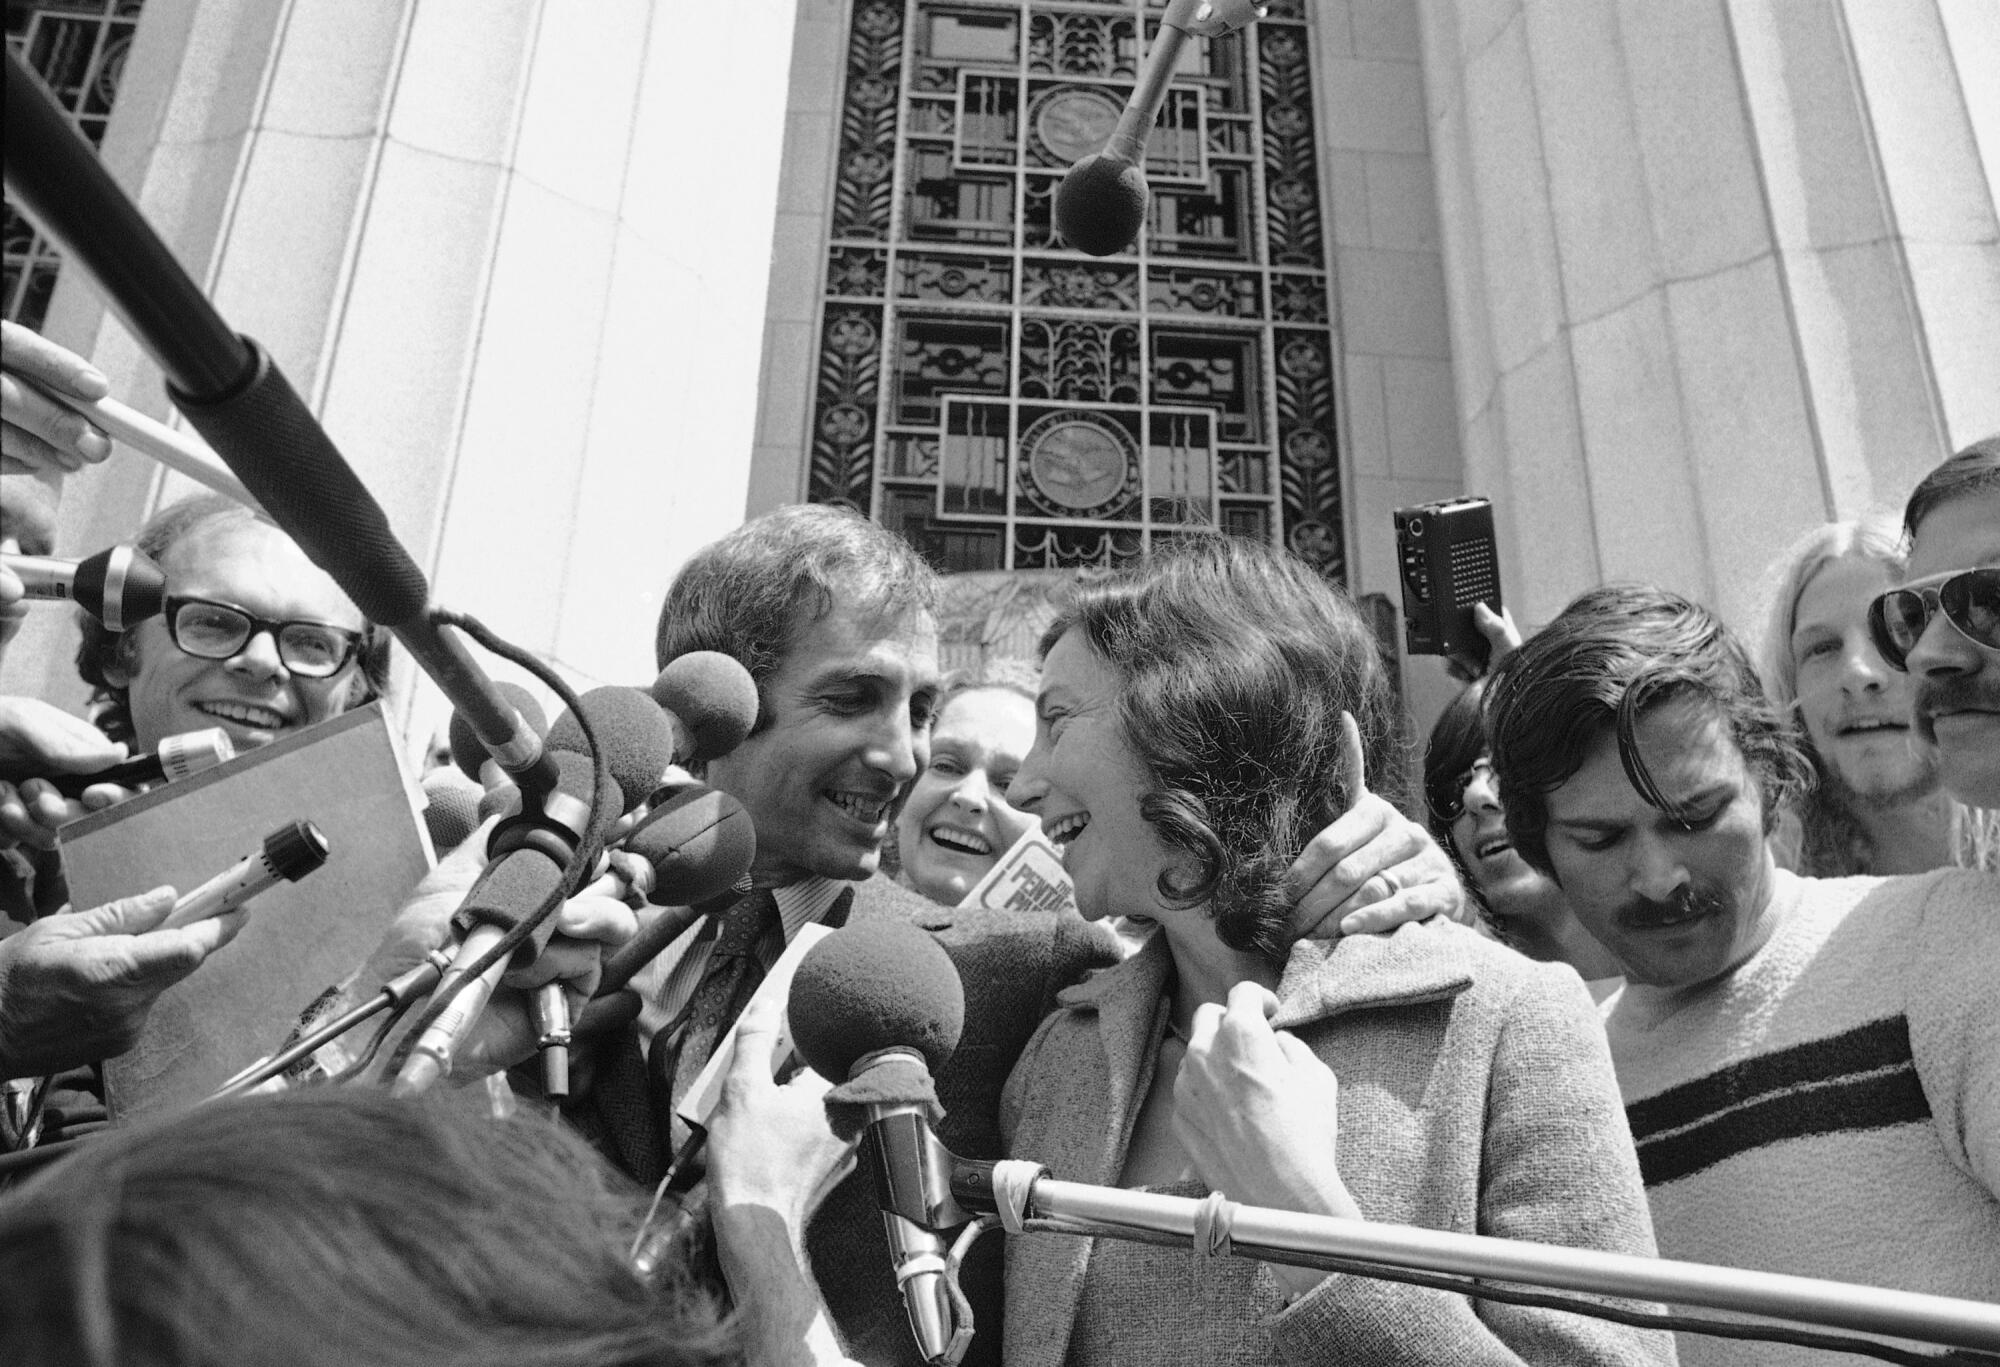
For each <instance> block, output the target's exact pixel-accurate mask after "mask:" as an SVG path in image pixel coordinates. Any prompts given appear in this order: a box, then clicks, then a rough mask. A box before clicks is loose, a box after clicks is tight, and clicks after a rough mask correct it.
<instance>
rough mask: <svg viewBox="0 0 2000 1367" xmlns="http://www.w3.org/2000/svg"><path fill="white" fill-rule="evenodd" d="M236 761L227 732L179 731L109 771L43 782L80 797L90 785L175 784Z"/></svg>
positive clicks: (52, 777) (213, 729)
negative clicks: (156, 748) (153, 749)
mask: <svg viewBox="0 0 2000 1367" xmlns="http://www.w3.org/2000/svg"><path fill="white" fill-rule="evenodd" d="M235 758H236V746H235V744H234V743H233V742H232V741H231V740H230V739H229V733H228V732H227V731H225V730H223V729H222V728H221V727H219V726H211V727H209V728H208V729H207V730H205V731H183V732H182V733H181V734H180V735H178V736H168V737H167V738H166V739H165V740H163V741H161V742H160V748H159V750H158V751H157V752H155V753H154V754H150V755H134V756H133V757H132V758H131V759H127V760H120V761H119V762H118V763H116V764H114V765H111V766H110V767H109V768H105V769H99V770H97V771H96V772H95V773H90V774H49V775H47V776H46V778H47V781H48V782H49V783H50V784H52V785H53V786H54V788H55V790H56V791H57V792H59V793H61V794H62V795H63V796H65V797H82V796H83V790H84V789H85V788H88V787H90V786H91V785H92V784H94V783H115V784H117V785H118V786H119V787H121V788H137V787H139V786H140V785H141V784H145V783H162V782H165V783H178V782H179V781H180V780H182V779H184V778H186V777H188V775H190V774H198V773H200V772H201V771H202V770H204V769H213V768H214V767H215V766H216V765H218V764H221V763H222V762H223V761H224V760H231V759H235Z"/></svg>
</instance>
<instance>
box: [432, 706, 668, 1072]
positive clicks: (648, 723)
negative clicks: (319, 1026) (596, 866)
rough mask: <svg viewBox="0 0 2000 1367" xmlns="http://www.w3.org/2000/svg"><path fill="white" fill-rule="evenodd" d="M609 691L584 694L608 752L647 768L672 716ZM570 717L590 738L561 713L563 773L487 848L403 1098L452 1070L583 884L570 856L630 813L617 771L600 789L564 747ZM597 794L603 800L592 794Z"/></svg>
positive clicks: (552, 750) (663, 745)
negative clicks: (514, 937) (519, 930)
mask: <svg viewBox="0 0 2000 1367" xmlns="http://www.w3.org/2000/svg"><path fill="white" fill-rule="evenodd" d="M609 691H611V690H605V689H596V690H593V691H592V693H591V694H586V695H585V696H583V697H582V698H579V699H578V700H577V701H578V703H579V705H580V706H581V708H582V709H583V711H584V713H585V714H586V715H587V716H588V718H589V720H590V723H591V727H592V730H593V731H594V732H595V733H596V735H597V739H598V743H599V745H600V746H601V747H602V748H603V750H604V752H605V753H606V755H607V757H613V758H614V762H617V761H616V759H615V757H619V756H623V757H625V761H624V762H627V763H636V764H639V765H643V764H644V763H645V762H646V760H645V759H644V758H643V757H644V756H647V755H653V754H660V753H664V752H665V750H666V749H667V747H668V745H669V744H670V741H669V739H668V736H669V734H670V732H669V727H668V725H667V721H666V716H665V714H664V713H662V712H661V711H660V709H659V708H658V707H657V706H656V705H655V704H654V703H653V701H652V700H651V699H650V698H647V697H646V696H645V695H644V694H639V695H638V700H639V703H640V704H643V706H638V705H634V704H633V703H632V702H630V701H629V700H627V699H623V698H618V697H602V696H597V695H603V694H606V693H607V692H609ZM625 691H626V692H633V691H634V690H629V689H628V690H625ZM563 720H567V721H569V722H570V723H571V730H573V733H574V743H577V744H581V740H582V734H583V728H582V726H581V724H578V723H576V722H575V720H574V718H569V717H567V716H566V717H565V718H564V719H562V720H559V721H558V722H557V725H556V727H552V728H551V729H550V737H551V739H550V744H549V746H548V753H549V755H550V757H551V759H552V760H553V762H554V767H555V769H556V773H557V782H556V786H555V787H554V788H553V789H552V790H551V791H550V792H549V794H548V796H547V797H545V798H544V799H543V800H542V802H541V804H540V806H539V807H538V808H535V809H532V810H526V811H522V812H520V813H517V814H516V815H514V816H512V817H510V818H509V819H507V820H506V821H503V822H501V823H500V825H499V826H497V827H495V828H494V831H493V837H492V840H491V842H490V843H489V844H488V846H487V851H488V854H489V856H490V857H491V858H492V862H491V863H489V864H488V865H487V866H486V868H485V869H484V870H483V871H482V872H481V873H480V875H479V879H478V881H476V882H475V883H474V884H473V885H472V889H471V891H469V892H468V893H467V894H466V898H465V901H464V902H463V903H462V904H461V905H460V906H459V909H458V911H457V912H456V913H455V914H454V916H453V918H452V919H453V920H454V921H455V922H456V923H457V924H458V926H459V927H460V928H461V930H463V931H464V933H465V938H464V940H463V941H462V942H461V943H460V945H459V947H458V949H457V951H456V952H455V953H454V954H453V956H452V966H451V969H450V970H449V971H447V972H446V974H445V976H444V978H443V979H441V980H440V981H439V983H438V987H437V991H436V993H434V994H433V995H436V996H442V995H444V994H446V993H447V992H450V993H451V994H452V995H451V999H450V1001H449V1003H448V1004H447V1005H446V1007H445V1008H444V1009H443V1010H442V1011H440V1012H439V1013H438V1014H437V1015H436V1016H435V1017H433V1018H432V1020H431V1021H430V1023H429V1024H428V1025H427V1026H426V1027H425V1028H424V1030H423V1031H422V1032H421V1033H420V1034H419V1036H418V1037H417V1040H416V1043H415V1044H414V1045H412V1046H411V1049H410V1052H409V1054H408V1056H407V1058H406V1059H405V1061H404V1064H403V1068H402V1071H401V1073H400V1075H399V1076H398V1077H397V1079H396V1084H395V1087H394V1089H393V1090H394V1091H395V1092H396V1093H398V1094H400V1095H410V1094H413V1093H416V1092H421V1091H423V1090H425V1089H427V1088H428V1087H430V1086H431V1085H432V1084H433V1083H434V1082H436V1081H437V1079H438V1078H440V1077H443V1076H445V1075H446V1074H447V1073H449V1072H450V1071H451V1058H452V1055H453V1053H454V1052H455V1051H456V1050H457V1048H458V1045H459V1043H460V1042H461V1041H462V1040H463V1039H464V1038H465V1036H466V1035H467V1034H468V1033H470V1031H471V1029H472V1026H473V1023H474V1022H475V1021H477V1020H478V1018H479V1014H480V1012H481V1011H483V1010H484V1009H485V1007H486V1003H487V1001H488V1000H489V999H490V998H491V997H492V995H493V990H494V988H495V987H497V986H498V985H499V982H500V979H501V977H502V976H503V975H504V974H505V973H506V971H507V969H508V968H509V967H522V966H525V965H527V964H530V963H532V962H534V959H535V956H536V955H537V954H539V953H540V952H541V949H542V946H543V945H545V944H547V943H548V938H549V936H550V935H551V934H553V933H554V929H555V924H554V923H555V917H554V908H555V906H556V904H557V903H558V902H559V900H560V899H561V897H562V896H563V895H565V894H566V893H568V892H571V891H574V888H573V887H571V886H569V885H568V884H567V882H566V880H567V878H568V865H569V861H570V859H571V858H572V856H574V855H575V853H576V851H577V850H578V849H579V848H581V847H582V846H584V845H586V844H595V843H596V842H597V841H599V840H601V839H602V838H603V837H604V834H605V832H606V831H608V830H609V829H610V828H611V825H612V823H613V822H615V821H616V820H617V819H618V817H619V815H620V814H621V813H622V812H623V811H624V810H625V807H624V802H623V790H622V789H621V787H620V786H619V780H618V779H617V778H616V777H614V778H611V779H609V780H608V781H607V784H606V786H605V787H604V788H603V789H597V788H596V786H595V769H594V768H593V766H592V764H591V762H590V759H589V757H588V756H587V755H585V754H582V753H580V752H578V751H576V750H571V749H566V748H564V747H565V746H566V745H568V744H570V743H572V741H571V730H564V731H563V732H562V734H561V735H558V734H557V732H558V730H560V729H561V728H562V724H563ZM633 757H640V758H638V759H636V760H635V759H634V758H633ZM662 767H663V768H664V764H663V765H662ZM628 777H629V776H628ZM593 792H595V798H594V800H593V799H592V798H589V797H586V796H584V795H585V794H589V793H593ZM543 907H547V908H548V909H549V914H546V915H543V916H542V917H541V918H540V920H539V921H538V922H537V923H536V924H535V927H534V930H533V931H532V932H531V933H530V935H529V936H528V937H527V938H526V939H524V940H523V941H521V943H520V944H519V945H518V946H517V947H516V949H515V951H514V953H513V955H511V956H503V957H502V958H500V959H497V960H495V961H494V962H493V963H492V964H490V965H488V966H487V967H486V968H485V969H484V970H483V971H482V972H481V973H480V974H479V977H478V979H477V980H476V981H474V982H472V983H469V984H467V985H466V986H464V987H462V988H460V987H458V986H457V984H458V982H459V981H460V980H462V979H463V978H464V977H465V976H466V974H467V973H468V972H469V970H470V968H471V965H472V964H473V963H474V962H475V961H477V960H479V959H481V958H483V957H485V956H486V955H487V954H488V953H489V952H491V950H492V949H493V948H494V946H495V945H496V944H498V943H499V941H500V940H501V939H502V938H503V937H504V936H506V935H507V934H508V933H509V932H510V930H512V929H513V927H515V926H517V925H518V924H520V923H521V922H522V921H523V920H524V919H525V918H527V917H528V916H531V915H533V914H534V913H535V910H536V909H539V908H543Z"/></svg>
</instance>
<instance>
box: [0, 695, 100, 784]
mask: <svg viewBox="0 0 2000 1367" xmlns="http://www.w3.org/2000/svg"><path fill="white" fill-rule="evenodd" d="M125 757H126V750H125V746H124V745H123V743H121V742H119V741H114V740H108V739H106V738H105V735H104V733H103V732H102V731H100V730H98V729H97V728H96V727H95V726H92V725H91V724H90V723H89V722H87V721H85V720H84V719H83V718H81V717H73V716H71V715H70V714H69V713H67V712H65V711H63V710H62V709H61V708H60V707H55V706H53V705H51V704H49V703H45V702H43V701H42V700H41V699H40V698H20V697H0V779H12V780H16V781H19V780H21V779H27V778H33V777H35V776H36V775H38V774H88V773H91V772H93V771H94V770H98V769H104V768H108V767H109V766H111V765H113V764H116V763H118V762H119V761H120V760H122V759H124V758H125Z"/></svg>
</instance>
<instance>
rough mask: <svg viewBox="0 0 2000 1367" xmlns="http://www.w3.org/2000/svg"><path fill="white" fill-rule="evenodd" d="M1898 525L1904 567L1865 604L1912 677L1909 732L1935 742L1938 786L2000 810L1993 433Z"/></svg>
mask: <svg viewBox="0 0 2000 1367" xmlns="http://www.w3.org/2000/svg"><path fill="white" fill-rule="evenodd" d="M1903 526H1904V528H1905V529H1906V530H1907V531H1908V532H1909V535H1910V562H1909V570H1908V573H1907V574H1906V575H1905V577H1904V580H1903V584H1902V586H1901V587H1899V588H1894V589H1891V590H1889V591H1888V592H1887V593H1884V594H1883V595H1882V596H1881V597H1879V598H1877V599H1876V600H1875V602H1874V604H1873V605H1872V606H1871V608H1870V612H1869V618H1870V625H1871V626H1872V627H1873V628H1874V630H1875V636H1876V644H1877V646H1878V647H1879V648H1880V649H1881V650H1882V653H1883V657H1884V658H1885V659H1887V660H1888V661H1889V663H1890V664H1892V665H1895V666H1896V667H1897V668H1899V669H1907V670H1908V671H1909V673H1910V675H1911V677H1912V679H1913V680H1914V681H1915V683H1916V703H1915V708H1916V724H1917V733H1918V734H1919V735H1921V736H1923V737H1924V738H1926V739H1928V740H1933V741H1935V742H1936V743H1937V745H1938V750H1939V753H1940V755H1941V756H1942V761H1943V772H1944V785H1945V788H1946V789H1947V790H1948V791H1950V793H1951V794H1952V796H1954V797H1956V798H1957V799H1958V800H1959V801H1960V802H1963V803H1965V804H1966V805H1967V806H1971V807H1992V808H2000V435H1995V436H1991V437H1987V438H1986V439H1985V440H1984V441H1977V442H1974V443H1973V444H1972V445H1970V446H1968V447H1966V448H1965V449H1964V450H1963V451H1960V452H1959V453H1958V454H1957V455H1955V456H1953V457H1952V458H1951V459H1950V460H1948V461H1946V462H1945V463H1944V464H1942V465H1940V466H1938V468H1937V469H1935V470H1933V471H1931V472H1930V474H1928V475H1926V476H1925V477H1924V480H1923V482H1922V483H1921V484H1919V485H1918V486H1917V488H1916V492H1915V493H1913V494H1911V495H1910V502H1909V505H1908V507H1907V508H1906V509H1905V510H1904V514H1903Z"/></svg>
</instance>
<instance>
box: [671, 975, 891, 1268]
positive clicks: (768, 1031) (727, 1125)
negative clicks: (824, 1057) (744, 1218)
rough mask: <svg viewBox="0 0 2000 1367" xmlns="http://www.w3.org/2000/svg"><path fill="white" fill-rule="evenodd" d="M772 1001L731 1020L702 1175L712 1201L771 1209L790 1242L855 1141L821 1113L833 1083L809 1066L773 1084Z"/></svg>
mask: <svg viewBox="0 0 2000 1367" xmlns="http://www.w3.org/2000/svg"><path fill="white" fill-rule="evenodd" d="M779 1012H780V1008H779V1007H778V1005H777V1003H775V1002H772V1001H768V1000H767V1001H755V1000H753V1001H752V1002H751V1004H750V1006H749V1007H748V1008H747V1009H746V1010H745V1011H744V1012H743V1015H742V1016H741V1017H740V1018H739V1019H738V1022H737V1026H736V1052H735V1055H734V1056H733V1057H732V1058H731V1059H730V1065H729V1071H728V1072H726V1073H724V1074H723V1079H722V1099H721V1100H720V1101H719V1102H718V1103H717V1105H716V1108H715V1112H714V1114H712V1115H711V1116H710V1117H709V1122H708V1180H709V1183H710V1184H711V1189H712V1192H713V1196H714V1203H715V1206H716V1207H717V1208H718V1209H722V1208H728V1207H751V1206H755V1207H761V1208H764V1209H767V1210H772V1211H775V1212H776V1213H777V1214H778V1216H779V1217H780V1218H781V1219H782V1220H783V1221H784V1224H785V1227H786V1229H787V1230H788V1231H789V1232H790V1234H791V1235H792V1237H793V1239H794V1241H795V1242H802V1241H803V1240H804V1238H805V1228H806V1224H807V1222H808V1221H810V1220H811V1219H812V1215H813V1212H814V1211H816V1210H818V1209H819V1206H820V1203H821V1202H822V1201H824V1200H825V1199H826V1198H827V1195H828V1194H829V1193H830V1192H832V1190H833V1189H834V1188H835V1187H836V1186H838V1185H840V1182H841V1180H842V1179H843V1178H845V1177H846V1176H847V1174H848V1173H850V1172H852V1171H853V1170H854V1153H855V1144H854V1142H852V1141H849V1140H844V1139H841V1138H839V1137H837V1136H836V1135H835V1134H834V1132H833V1129H832V1127H831V1126H829V1125H828V1124H827V1119H826V1094H827V1093H828V1092H830V1091H832V1090H833V1084H831V1083H830V1082H828V1081H827V1080H826V1079H825V1078H823V1077H821V1076H820V1075H819V1074H818V1073H815V1072H814V1071H812V1069H810V1068H805V1069H801V1070H800V1072H799V1074H798V1076H797V1077H795V1078H793V1079H792V1080H791V1081H789V1082H787V1083H785V1084H783V1085H782V1086H780V1085H779V1084H778V1083H776V1082H774V1081H773V1080H772V1078H771V1052H772V1049H773V1048H774V1047H775V1045H776V1043H777V1036H778V1021H779Z"/></svg>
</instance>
